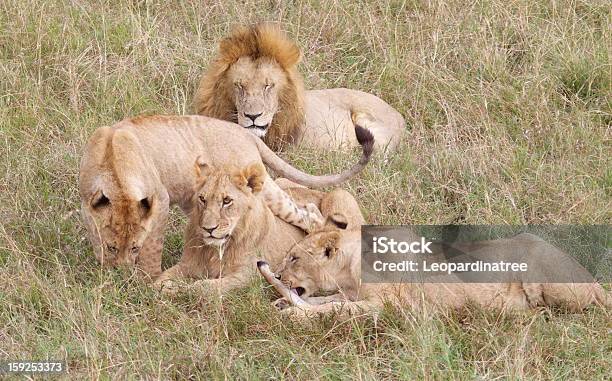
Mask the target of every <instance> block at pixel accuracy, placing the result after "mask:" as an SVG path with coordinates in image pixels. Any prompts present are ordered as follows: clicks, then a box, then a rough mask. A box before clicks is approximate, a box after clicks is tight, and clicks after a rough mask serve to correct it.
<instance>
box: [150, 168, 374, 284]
mask: <svg viewBox="0 0 612 381" xmlns="http://www.w3.org/2000/svg"><path fill="white" fill-rule="evenodd" d="M195 174H196V177H197V185H196V187H195V192H194V196H193V201H192V203H193V205H194V208H193V211H192V213H191V215H190V220H189V224H188V226H187V230H186V233H185V247H184V250H183V256H182V257H181V259H180V261H179V263H178V264H177V265H175V266H173V267H171V268H170V269H168V270H166V271H165V272H164V273H163V274H162V275H161V276H160V277H159V279H158V280H157V282H156V284H157V286H158V287H160V288H161V289H162V291H164V292H167V293H174V292H176V291H177V290H178V289H179V287H178V285H177V283H176V280H178V279H181V278H183V279H185V278H193V279H199V280H197V281H196V282H194V283H191V284H187V285H186V287H187V288H196V289H198V290H199V291H202V292H203V293H205V294H206V293H208V292H210V291H212V290H215V291H217V292H220V293H225V292H227V291H230V290H232V289H235V288H238V287H241V286H244V285H246V284H247V283H248V281H249V280H250V279H251V278H252V276H253V274H254V273H255V272H256V266H255V264H256V261H257V258H261V257H263V258H265V259H266V260H268V261H270V262H271V263H272V264H274V265H278V264H279V263H280V261H281V260H282V258H283V256H284V254H285V253H286V252H287V250H289V249H290V248H291V247H292V246H293V245H294V244H295V243H296V242H298V241H300V240H302V239H303V238H304V235H305V233H304V231H303V230H300V229H298V228H296V227H295V226H293V225H291V224H288V223H286V222H285V221H284V220H283V219H281V218H279V217H277V216H275V215H274V214H273V213H272V211H271V210H270V207H269V206H268V205H267V204H266V203H265V202H264V200H262V198H261V197H258V195H259V193H260V192H261V191H262V184H263V181H264V180H265V170H264V168H263V166H262V165H261V164H260V163H254V164H251V165H248V166H246V167H242V168H240V167H236V166H222V167H217V166H213V165H210V164H206V163H202V162H200V163H198V165H196V169H195ZM279 183H281V184H283V185H284V186H285V187H286V188H285V189H286V190H287V191H288V192H289V193H290V194H291V195H292V197H294V198H295V200H296V202H297V203H298V204H301V205H305V204H308V203H313V204H314V205H316V206H317V207H319V208H321V211H322V213H324V214H326V213H332V214H333V213H334V211H335V210H336V209H335V208H342V209H344V208H345V206H348V207H349V208H352V209H354V208H358V206H357V202H356V201H355V199H354V198H353V197H352V196H351V195H350V194H349V193H348V192H346V191H344V190H342V189H336V190H334V191H331V192H329V193H323V192H319V191H315V190H310V189H307V188H298V187H296V186H295V185H296V184H293V183H291V182H287V181H286V180H285V181H283V180H280V181H279ZM362 223H363V220H362V219H360V214H359V215H354V216H352V215H348V216H347V217H344V219H343V224H344V226H355V225H358V226H360V225H361V224H362Z"/></svg>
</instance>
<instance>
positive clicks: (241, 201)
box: [191, 159, 266, 246]
mask: <svg viewBox="0 0 612 381" xmlns="http://www.w3.org/2000/svg"><path fill="white" fill-rule="evenodd" d="M195 168H196V174H197V177H198V182H197V186H196V191H195V193H194V205H195V207H194V210H193V211H192V217H191V218H192V219H191V224H193V225H195V226H197V229H199V230H198V231H199V233H200V234H201V236H202V239H203V241H204V243H205V244H206V245H213V246H222V245H223V244H224V243H226V242H227V241H228V240H229V239H230V238H231V237H232V236H234V234H235V233H236V232H237V231H238V230H241V229H238V228H237V227H239V225H240V222H241V219H242V218H243V217H244V216H245V214H246V213H247V211H248V210H249V209H250V208H251V205H252V203H253V197H254V195H256V194H257V193H259V191H261V189H262V187H263V182H264V180H265V173H266V172H265V168H264V167H263V165H262V164H261V163H255V164H252V165H249V166H247V167H245V168H242V169H236V168H230V169H223V170H221V169H217V168H214V167H213V166H211V165H210V164H207V163H205V162H203V161H202V160H201V159H198V161H197V162H196V165H195Z"/></svg>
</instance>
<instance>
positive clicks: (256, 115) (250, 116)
mask: <svg viewBox="0 0 612 381" xmlns="http://www.w3.org/2000/svg"><path fill="white" fill-rule="evenodd" d="M261 114H263V113H262V112H260V113H259V114H246V113H245V114H244V116H246V117H247V118H249V119H251V120H252V121H253V123H255V119H257V118H259V117H260V116H261Z"/></svg>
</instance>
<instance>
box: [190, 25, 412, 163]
mask: <svg viewBox="0 0 612 381" xmlns="http://www.w3.org/2000/svg"><path fill="white" fill-rule="evenodd" d="M300 56H301V53H300V49H299V48H298V47H297V45H296V44H295V43H294V42H293V41H291V40H289V39H288V38H287V36H285V34H283V33H282V32H281V31H280V29H279V28H278V27H276V26H272V25H268V24H258V25H254V26H251V27H239V28H236V29H235V30H234V31H233V33H232V34H231V35H230V36H229V37H227V38H225V39H223V40H222V41H221V43H220V44H219V52H218V55H217V57H215V58H214V59H213V61H212V63H211V65H210V67H209V68H208V70H207V71H206V72H205V73H204V74H203V76H202V79H201V80H200V84H199V86H198V89H197V91H196V94H195V98H194V111H195V112H196V113H198V114H201V115H206V116H211V117H214V118H218V119H224V120H229V121H232V122H236V123H238V124H240V125H241V126H242V127H244V128H246V129H248V130H249V131H250V132H252V133H253V134H255V135H256V136H258V137H260V138H263V139H264V141H265V142H266V144H267V145H269V146H270V147H272V148H273V149H276V150H278V149H281V148H283V147H284V146H285V145H286V144H295V143H303V144H306V145H309V146H314V147H317V148H321V149H330V148H338V147H354V146H357V145H358V143H357V140H356V139H355V137H354V134H353V132H352V131H353V129H354V127H355V125H356V124H358V125H360V126H363V127H365V128H367V129H369V130H370V132H371V133H372V134H373V135H374V140H375V145H376V146H377V147H379V148H384V149H385V150H386V152H392V151H394V150H395V149H396V147H397V145H398V143H399V141H400V138H401V134H402V132H403V131H404V128H405V123H404V119H403V117H402V116H401V115H400V114H399V113H398V112H397V111H396V110H395V109H393V108H392V107H391V106H389V105H388V104H387V103H385V102H384V101H383V100H382V99H380V98H378V97H376V96H374V95H372V94H368V93H364V92H362V91H357V90H350V89H344V88H338V89H325V90H310V91H304V86H303V83H302V82H303V81H302V77H301V75H300V73H299V72H298V70H297V67H296V66H297V64H298V62H299V61H300Z"/></svg>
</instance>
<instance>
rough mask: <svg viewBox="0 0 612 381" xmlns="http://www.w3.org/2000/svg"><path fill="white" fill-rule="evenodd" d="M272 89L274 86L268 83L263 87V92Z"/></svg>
mask: <svg viewBox="0 0 612 381" xmlns="http://www.w3.org/2000/svg"><path fill="white" fill-rule="evenodd" d="M273 87H274V84H273V83H269V84H267V85H266V87H264V90H266V91H268V90H270V89H271V88H273Z"/></svg>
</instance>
